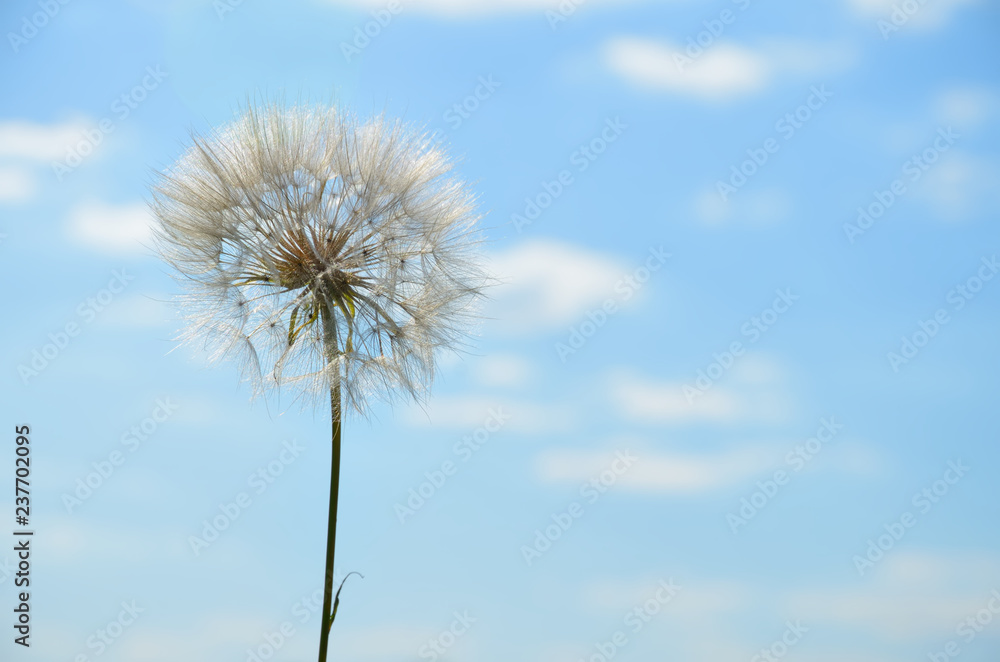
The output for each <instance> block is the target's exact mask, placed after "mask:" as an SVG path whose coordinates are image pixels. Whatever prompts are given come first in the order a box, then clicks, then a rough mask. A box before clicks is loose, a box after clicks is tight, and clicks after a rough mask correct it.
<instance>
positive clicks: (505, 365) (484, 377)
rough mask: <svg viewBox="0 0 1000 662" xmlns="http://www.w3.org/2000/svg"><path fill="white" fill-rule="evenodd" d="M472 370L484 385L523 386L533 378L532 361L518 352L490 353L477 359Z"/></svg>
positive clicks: (477, 379)
mask: <svg viewBox="0 0 1000 662" xmlns="http://www.w3.org/2000/svg"><path fill="white" fill-rule="evenodd" d="M472 372H473V375H474V376H475V378H476V381H478V382H479V383H480V384H483V385H484V386H507V387H512V386H522V385H524V384H525V383H526V382H527V381H528V379H530V378H531V376H532V373H533V372H534V371H533V369H532V365H531V363H529V362H528V360H527V359H525V358H524V357H522V356H518V355H516V354H490V355H489V356H483V357H481V358H478V359H475V360H474V362H473V364H472Z"/></svg>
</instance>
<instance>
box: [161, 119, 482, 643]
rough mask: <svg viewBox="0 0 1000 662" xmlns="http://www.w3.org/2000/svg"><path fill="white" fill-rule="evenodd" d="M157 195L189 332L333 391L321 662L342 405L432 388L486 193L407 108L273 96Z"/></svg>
mask: <svg viewBox="0 0 1000 662" xmlns="http://www.w3.org/2000/svg"><path fill="white" fill-rule="evenodd" d="M151 206H152V210H153V213H154V216H155V217H156V219H157V221H158V226H157V229H156V235H157V248H158V249H159V252H160V254H161V255H162V256H163V258H164V259H165V260H166V261H168V262H169V263H170V264H171V265H172V266H173V267H174V268H175V269H176V271H177V272H178V275H179V277H180V279H181V280H182V282H183V285H184V288H185V293H184V295H183V296H182V309H183V311H184V316H185V319H186V326H185V331H184V332H183V335H182V338H181V339H182V340H183V341H185V342H188V343H196V344H198V345H199V346H204V347H206V348H207V349H208V351H209V357H210V359H211V360H213V361H214V360H223V359H234V360H236V361H237V362H238V364H239V365H240V367H241V369H242V373H243V376H244V378H245V379H246V380H247V381H249V382H250V383H251V384H252V385H253V390H254V394H255V395H262V394H267V393H270V392H276V391H277V390H278V389H291V390H292V391H293V392H294V393H295V396H296V398H302V402H303V403H304V404H315V403H316V402H318V401H321V400H324V399H325V398H326V396H327V395H329V398H330V409H331V414H332V423H333V428H332V442H333V453H332V467H331V480H330V505H329V522H328V537H327V555H326V581H325V582H324V584H325V595H324V601H323V614H324V618H323V619H322V620H323V622H322V630H321V638H320V653H319V660H320V662H324V661H325V660H326V652H327V646H328V638H329V632H330V627H331V626H332V624H333V618H334V616H335V614H336V608H337V602H338V601H339V600H337V599H336V597H335V596H333V595H332V588H333V587H332V578H333V564H334V551H335V547H336V524H337V497H338V491H339V477H340V449H341V427H342V419H343V412H344V410H345V409H346V410H348V411H352V412H354V413H356V414H358V415H361V416H365V415H367V414H368V413H370V410H371V406H372V403H373V401H375V400H377V399H382V400H386V401H389V402H392V401H394V400H396V399H397V398H403V399H411V400H416V401H421V400H422V399H423V398H424V397H425V396H426V394H427V392H428V389H429V387H430V385H431V382H432V380H433V377H434V369H435V361H436V359H437V358H438V357H439V356H440V355H441V353H442V352H445V351H454V350H460V349H462V347H463V345H464V343H465V342H466V341H467V339H468V337H469V330H470V328H472V325H473V323H474V321H475V320H476V317H477V305H476V304H477V303H478V302H479V300H480V299H481V296H482V291H483V286H484V284H485V277H484V275H485V274H484V271H483V269H482V267H481V265H480V261H479V259H478V246H479V243H480V239H479V235H478V233H477V230H476V223H477V221H478V219H479V216H478V214H477V212H476V207H475V200H474V198H473V196H472V195H471V193H470V192H469V190H468V188H467V187H466V185H465V184H464V183H462V182H461V181H459V180H458V179H456V178H455V177H454V176H453V175H452V166H451V163H450V162H449V160H448V159H447V157H446V156H445V155H444V154H443V152H442V151H441V150H440V149H439V148H438V147H437V146H436V145H435V144H434V143H433V142H432V141H430V140H429V139H428V138H427V137H426V136H423V135H420V134H418V133H416V132H414V131H412V130H411V129H409V128H407V127H406V126H404V125H402V124H400V123H398V122H393V121H390V120H387V119H386V118H384V117H380V118H376V119H373V120H371V121H368V122H361V121H359V120H357V119H355V118H354V117H351V116H349V115H346V114H344V113H342V112H341V111H339V110H337V109H333V108H323V107H308V106H290V107H288V106H284V105H281V104H267V105H265V106H263V107H260V108H257V107H254V106H252V105H251V106H250V107H248V108H247V110H246V111H245V112H244V113H243V114H242V116H241V117H239V118H238V119H237V120H236V121H234V122H233V123H232V124H230V125H228V126H226V127H225V128H223V129H221V130H219V131H216V132H214V133H213V134H211V135H209V136H204V137H195V139H194V141H193V145H192V147H191V148H190V149H189V150H188V151H187V152H186V153H185V154H184V155H183V156H182V157H181V158H180V159H179V161H178V162H177V163H176V164H175V165H174V166H173V167H172V168H170V169H169V170H168V171H166V172H165V173H163V174H162V175H160V177H159V179H158V181H157V183H156V185H155V187H154V190H153V200H152V203H151ZM337 593H338V596H339V590H338V591H337Z"/></svg>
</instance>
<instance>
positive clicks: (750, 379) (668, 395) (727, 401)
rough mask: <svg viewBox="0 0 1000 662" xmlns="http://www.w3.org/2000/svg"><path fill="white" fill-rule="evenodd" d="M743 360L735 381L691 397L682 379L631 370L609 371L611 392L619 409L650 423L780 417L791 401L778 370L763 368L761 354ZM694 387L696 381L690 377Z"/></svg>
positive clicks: (629, 415) (737, 368) (738, 367)
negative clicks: (653, 376)
mask: <svg viewBox="0 0 1000 662" xmlns="http://www.w3.org/2000/svg"><path fill="white" fill-rule="evenodd" d="M740 361H741V362H742V364H741V365H738V366H736V367H734V368H733V369H732V374H731V375H729V377H730V378H731V379H730V381H731V382H733V383H734V387H732V386H721V385H719V384H714V385H712V387H711V388H709V389H708V390H705V391H703V392H702V394H701V395H695V396H693V397H691V398H690V400H689V399H688V395H687V394H685V389H684V387H685V383H683V382H660V381H652V380H648V379H644V378H642V377H639V376H637V375H635V374H633V373H631V372H628V371H618V372H616V373H614V374H612V375H611V377H610V384H611V396H612V398H613V399H614V401H615V403H616V404H617V405H618V407H619V411H620V412H621V413H622V414H624V415H625V417H626V418H628V419H630V420H632V421H638V422H646V423H667V424H670V423H687V422H697V421H713V422H720V423H732V422H736V421H741V420H765V421H775V420H781V419H783V418H784V417H785V416H786V415H787V413H788V412H787V410H788V405H787V403H786V402H785V399H784V398H783V397H782V396H781V394H780V393H778V392H777V391H776V389H775V387H774V383H773V382H774V381H775V376H776V374H775V373H773V372H772V373H766V372H765V373H761V374H757V373H759V372H760V371H762V370H765V369H766V368H767V367H768V366H769V364H770V362H769V361H767V360H766V359H762V358H759V360H758V357H751V356H747V357H742V358H741V359H740ZM687 385H688V386H692V387H693V386H694V381H693V380H692V381H690V382H687Z"/></svg>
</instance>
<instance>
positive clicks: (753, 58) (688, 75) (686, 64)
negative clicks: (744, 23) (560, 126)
mask: <svg viewBox="0 0 1000 662" xmlns="http://www.w3.org/2000/svg"><path fill="white" fill-rule="evenodd" d="M603 55H604V61H605V63H606V66H607V67H608V68H609V69H610V70H611V71H612V72H614V73H616V74H618V75H619V76H621V77H623V78H624V79H625V80H627V81H629V82H631V83H632V84H634V85H636V86H638V87H641V88H644V89H649V90H653V91H658V92H666V93H673V94H679V95H683V96H691V97H695V98H698V99H703V100H708V101H725V100H729V99H733V98H737V97H741V96H747V95H750V94H753V93H755V92H760V91H762V90H764V89H765V88H766V87H767V86H768V85H769V84H770V83H771V82H772V81H773V80H774V79H775V78H776V77H777V76H778V75H779V74H792V75H809V76H816V75H821V74H831V73H836V72H839V71H843V70H845V69H847V68H848V67H850V66H851V65H853V64H854V63H855V62H856V61H857V54H856V51H855V49H854V48H852V47H849V46H846V45H844V44H841V43H828V44H823V43H816V42H805V41H798V40H772V41H768V42H764V43H762V44H761V45H760V46H759V47H756V48H749V47H746V46H739V45H737V44H734V43H730V42H725V41H722V42H718V43H715V44H712V45H710V46H708V47H707V48H705V49H704V50H703V51H702V52H701V54H698V55H697V56H696V57H689V56H688V55H687V54H686V53H685V49H684V48H683V47H681V46H677V45H675V44H672V43H670V42H666V41H659V40H654V39H648V38H644V37H635V36H627V37H614V38H612V39H609V40H608V41H607V42H605V44H604V48H603Z"/></svg>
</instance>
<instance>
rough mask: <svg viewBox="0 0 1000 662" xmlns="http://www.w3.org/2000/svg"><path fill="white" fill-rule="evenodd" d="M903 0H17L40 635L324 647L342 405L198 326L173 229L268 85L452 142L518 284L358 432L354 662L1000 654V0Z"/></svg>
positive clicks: (12, 138)
mask: <svg viewBox="0 0 1000 662" xmlns="http://www.w3.org/2000/svg"><path fill="white" fill-rule="evenodd" d="M897 4H898V7H897V8H896V9H895V10H894V3H893V2H892V0H831V1H829V2H822V3H793V2H788V1H783V2H771V3H763V2H757V0H740V1H739V2H735V1H734V2H730V1H729V0H726V1H717V2H694V1H685V0H675V1H664V2H651V1H649V2H644V1H643V0H632V1H630V2H615V1H613V0H604V1H601V0H584V1H583V2H579V3H573V2H569V1H566V2H563V3H562V9H561V10H560V8H559V7H560V4H559V3H558V2H549V1H548V0H411V1H407V0H399V4H395V3H392V4H390V3H383V2H379V1H376V2H371V3H368V2H364V1H363V0H357V1H350V0H341V1H335V0H328V1H324V0H308V1H307V0H293V1H289V2H281V3H278V2H265V1H264V0H245V1H244V2H241V3H237V2H233V1H230V2H226V3H223V2H215V3H212V2H195V1H194V0H191V1H177V2H169V3H160V2H151V1H140V0H133V1H131V2H127V1H123V2H106V3H86V2H81V1H79V0H77V1H74V2H68V3H66V4H60V3H59V2H58V0H53V1H52V2H48V3H46V2H21V1H20V0H19V1H17V2H8V3H5V4H4V7H3V9H2V10H0V27H2V32H3V34H4V40H3V44H2V46H0V52H2V56H0V75H2V80H3V81H4V83H5V84H4V93H3V95H2V99H0V255H2V259H0V265H2V267H0V268H2V269H3V272H4V277H5V282H7V283H8V287H7V288H6V290H5V292H6V294H5V298H6V305H5V324H4V325H3V327H2V331H0V333H2V334H3V346H4V347H5V348H6V351H5V352H4V365H3V378H2V379H0V396H2V400H3V402H4V407H3V420H4V425H5V430H6V433H5V434H7V435H8V439H9V440H10V444H5V448H8V449H12V448H13V447H14V437H15V434H14V427H15V425H23V424H27V425H29V426H30V427H31V431H32V434H31V444H32V458H33V464H32V490H33V494H32V507H33V511H32V527H33V528H34V530H35V531H36V538H35V541H34V544H35V545H36V546H37V547H36V551H35V553H34V556H33V576H32V596H31V601H32V613H33V619H34V620H33V623H34V630H33V639H32V641H33V645H32V647H31V649H30V651H24V650H22V649H21V648H20V647H16V646H15V645H14V644H13V642H12V639H13V637H12V636H11V632H10V626H9V625H7V624H6V623H7V621H6V619H11V620H12V612H11V611H10V610H11V609H12V608H13V600H14V590H13V589H14V586H13V582H14V577H13V576H11V575H10V569H11V567H10V566H9V565H6V564H4V561H7V562H10V563H12V562H13V556H12V554H13V553H12V552H11V551H10V549H11V545H8V544H7V543H4V544H3V546H2V549H4V550H7V551H0V585H2V589H3V591H2V592H3V596H4V597H3V604H4V607H3V611H4V613H6V614H7V615H6V616H5V617H4V619H5V620H4V621H3V623H2V625H3V627H4V628H5V631H6V632H7V633H8V634H7V635H5V637H4V639H3V641H2V643H0V650H3V651H4V653H3V658H4V659H25V660H38V661H39V662H42V661H44V662H50V661H51V662H56V661H59V660H74V661H77V662H85V661H89V660H96V659H98V658H100V659H101V660H102V661H103V660H106V661H108V662H113V661H115V660H127V661H129V662H158V661H161V660H164V661H165V660H178V659H183V660H190V661H192V662H194V661H198V660H206V661H207V660H212V661H213V662H218V661H220V660H233V661H234V662H236V661H240V662H242V661H244V660H252V659H253V657H252V656H251V655H250V654H249V653H248V652H247V651H248V650H249V651H256V654H257V655H258V656H261V655H263V656H266V655H267V654H268V652H269V651H271V650H272V649H276V650H273V652H272V656H271V657H261V659H274V660H288V661H297V660H309V659H312V658H313V657H314V655H315V649H316V646H317V642H318V629H319V626H318V616H317V615H316V613H315V611H311V610H310V606H311V604H312V603H311V602H310V596H312V595H313V593H314V591H315V590H316V589H317V588H319V586H320V583H321V579H322V565H323V554H324V544H325V530H324V526H325V521H326V516H325V508H326V489H327V480H328V472H329V468H328V467H329V464H328V463H329V449H328V444H329V441H328V436H327V435H328V428H329V423H328V421H327V419H326V414H325V413H324V412H322V411H317V412H316V413H315V414H313V413H312V412H304V413H303V412H300V411H299V408H298V407H297V406H294V405H291V406H289V403H288V402H278V403H273V402H272V403H269V404H268V403H263V402H255V403H250V402H249V389H248V388H247V387H246V386H245V385H241V384H240V383H239V375H238V372H237V370H236V369H235V368H234V367H233V366H225V367H222V368H211V369H210V368H207V367H206V366H205V363H204V361H203V360H202V357H199V356H197V355H196V354H195V353H193V352H192V351H190V350H186V349H180V350H176V351H172V350H173V349H174V343H173V342H172V340H171V339H172V338H173V337H174V336H175V334H176V332H177V330H178V322H177V319H178V313H177V311H176V309H174V308H173V307H172V304H171V299H172V297H173V296H174V295H175V294H176V293H177V285H176V283H175V282H174V281H173V280H172V279H171V277H170V274H169V273H168V271H167V269H166V267H165V266H164V265H163V264H162V263H160V262H159V261H158V260H157V259H156V258H155V257H153V256H152V255H151V253H150V251H149V250H148V249H147V248H146V247H145V246H147V245H148V237H149V223H150V219H149V216H148V212H147V211H146V207H145V201H146V199H147V196H148V193H147V192H148V186H149V183H150V181H151V180H152V173H153V172H154V171H155V170H157V169H161V168H164V167H166V166H168V165H169V164H170V163H172V162H173V160H174V159H176V158H177V157H178V156H179V155H180V153H181V152H182V150H183V146H184V144H185V142H186V141H187V140H188V136H189V134H190V132H191V131H192V130H194V131H205V130H207V129H209V128H210V127H212V126H216V125H219V124H222V123H225V122H227V121H229V120H230V119H232V117H233V114H234V112H235V111H236V110H237V109H238V107H239V106H240V105H241V104H242V103H244V102H245V101H246V100H247V99H248V98H253V97H258V98H259V97H261V96H264V97H270V98H274V97H283V98H284V99H286V100H289V101H294V100H297V99H307V100H310V101H314V102H326V103H336V104H340V105H342V106H344V107H345V108H348V109H350V110H352V111H354V112H357V113H359V114H361V115H370V114H375V113H380V112H385V113H387V114H389V115H392V116H398V117H401V118H403V119H404V120H406V121H407V122H410V123H412V124H415V125H420V126H423V127H425V128H426V129H427V130H428V131H430V132H435V133H436V134H437V135H438V137H439V138H440V140H441V141H442V142H443V143H444V144H445V145H447V147H448V149H449V150H450V151H451V152H452V153H453V154H454V155H455V156H456V157H458V158H459V159H460V162H459V166H458V170H459V172H460V173H461V175H462V176H463V177H464V178H466V179H467V180H469V181H471V182H472V183H473V186H474V188H475V190H476V191H477V192H478V194H479V195H480V200H481V206H482V210H483V212H484V214H485V219H484V226H485V227H486V229H487V235H488V237H489V240H490V241H489V247H488V253H489V259H490V263H491V269H493V271H494V272H495V273H496V274H497V275H498V276H499V277H500V278H501V279H502V281H503V284H502V285H500V286H498V287H497V288H495V291H494V292H493V300H492V301H491V303H490V304H489V307H488V309H487V313H488V319H487V320H485V321H484V323H483V325H482V328H481V329H480V331H479V336H478V339H477V342H476V348H475V351H474V353H473V354H472V355H470V356H467V357H464V358H461V359H450V360H448V361H446V362H445V364H444V365H443V369H442V370H441V373H440V378H439V380H438V382H437V383H436V384H435V390H434V396H433V397H432V398H431V400H430V401H429V403H428V405H427V407H426V410H421V409H419V408H416V407H405V406H404V407H397V408H396V409H395V410H390V409H388V408H380V409H378V410H377V411H376V415H375V416H374V417H373V419H372V420H371V421H362V420H351V421H349V422H348V424H347V426H346V429H345V447H344V469H343V476H344V479H343V483H342V493H341V494H342V496H341V511H340V528H339V536H338V538H339V545H338V567H337V570H338V573H339V574H341V575H342V574H345V573H347V572H350V571H358V572H361V573H362V574H364V576H365V578H364V579H363V580H360V579H358V578H356V577H355V578H352V579H351V580H350V581H349V582H348V584H347V585H346V587H345V589H344V594H343V601H342V604H341V608H340V612H339V615H338V620H337V623H336V625H335V628H334V634H333V638H332V648H331V650H332V651H333V655H334V659H338V660H345V661H346V660H350V661H357V662H368V661H370V662H382V661H390V660H420V659H434V656H435V655H438V656H439V657H438V658H437V659H443V660H455V661H460V660H482V661H484V662H490V661H493V660H496V661H499V660H511V659H518V660H538V661H540V662H541V661H545V662H577V661H578V660H588V661H589V660H600V659H601V655H604V656H605V657H607V656H608V655H609V651H614V653H615V657H614V659H616V660H623V661H625V662H628V661H629V660H636V661H640V660H652V659H675V658H676V659H683V660H690V661H692V662H716V661H721V660H748V661H750V660H754V659H766V658H763V657H758V658H755V657H754V656H755V655H758V656H759V655H760V651H761V650H762V649H768V650H771V651H772V653H773V654H774V656H776V658H781V659H785V658H787V659H788V660H798V661H802V662H833V661H839V660H845V659H850V660H854V661H857V662H897V661H898V662H902V661H903V660H926V659H946V658H942V657H940V655H942V654H944V655H946V656H947V659H961V660H962V661H963V662H985V661H987V660H995V659H996V655H997V653H998V651H1000V625H998V622H997V620H998V619H1000V593H996V596H997V597H994V592H995V591H998V590H1000V534H998V530H997V527H996V526H995V524H996V522H997V516H998V514H1000V512H998V506H997V504H998V503H1000V498H998V497H1000V494H998V488H997V482H996V480H995V476H996V473H997V470H998V469H1000V452H998V450H997V444H996V434H997V433H996V425H995V416H993V412H994V411H995V407H996V395H997V393H998V387H1000V380H998V377H997V372H996V366H997V365H998V361H1000V350H998V349H997V344H996V342H995V338H996V330H997V325H998V322H1000V313H998V310H1000V308H998V305H997V304H998V302H1000V278H996V277H995V273H996V270H997V267H996V263H995V260H996V256H997V254H998V252H1000V251H998V238H1000V235H998V232H997V229H996V218H997V213H998V211H1000V195H998V192H997V191H998V189H997V186H996V182H997V181H998V173H1000V153H998V129H997V123H996V117H997V113H998V109H1000V87H998V81H997V78H996V62H997V61H1000V58H998V55H1000V40H998V39H997V36H998V29H1000V13H998V9H997V6H996V5H995V4H992V3H989V2H985V1H980V2H976V1H975V0H927V1H926V2H923V3H918V2H913V3H910V4H907V3H902V2H900V3H897ZM904 4H906V7H903V5H904ZM46 8H47V9H46ZM907 9H908V10H909V13H907V11H906V10H907ZM46 11H47V12H48V13H47V14H46ZM894 11H895V12H896V13H895V17H894ZM900 12H902V13H900ZM893 21H895V22H893ZM365 30H367V31H368V33H369V35H371V36H370V37H369V38H368V39H367V41H366V40H365V39H363V38H361V37H359V36H358V35H363V34H364V33H365ZM699 39H700V41H701V44H702V45H701V46H698V47H697V48H694V47H691V48H689V46H690V45H691V44H695V45H697V44H698V41H699ZM698 49H700V50H698ZM456 105H457V106H458V108H459V109H458V110H456ZM534 205H537V206H538V208H537V209H535V208H534V207H533V206H534ZM862 211H863V212H864V213H865V214H867V215H868V218H864V217H862V216H861V212H862ZM868 219H870V220H868ZM529 221H530V222H529ZM609 311H610V312H609ZM36 353H37V354H36ZM33 362H34V364H33ZM157 419H159V420H157ZM465 439H471V440H472V441H471V442H468V441H464V440H465ZM13 457H14V456H13V451H10V452H8V453H7V454H6V458H7V459H6V460H5V461H4V463H3V464H4V467H5V469H4V470H3V479H2V484H3V485H8V486H9V485H12V482H13V478H12V476H13V471H14V469H13ZM112 461H114V462H117V464H111V462H112ZM447 463H450V464H447ZM109 465H110V466H109ZM101 469H103V470H104V472H105V473H107V474H109V475H107V476H105V477H100V476H99V475H98V474H96V473H95V472H97V471H99V470H101ZM443 469H447V471H448V473H447V474H445V472H444V470H443ZM112 470H113V471H112ZM88 478H89V479H90V480H91V483H92V485H98V486H97V487H94V488H92V489H91V491H90V492H89V493H88V492H87V491H86V489H83V488H81V487H80V486H81V485H85V484H86V481H87V480H88ZM595 481H596V482H595ZM435 483H436V485H435ZM411 490H412V491H411ZM925 490H928V492H926V493H924V491H925ZM421 492H422V493H423V495H424V496H422V497H421V496H420V494H421ZM10 494H11V489H10V488H5V489H4V490H3V496H2V498H0V507H2V509H3V513H4V515H3V521H4V522H5V525H4V528H5V530H9V529H11V528H12V527H13V507H14V504H13V501H12V499H11V496H10ZM414 495H417V496H414ZM84 497H85V498H84ZM73 499H77V501H73ZM421 499H422V501H421ZM744 499H745V500H746V501H745V502H744V501H743V500H744ZM231 504H237V506H235V508H236V509H237V510H238V511H239V513H238V516H237V517H236V518H235V520H233V521H231V522H230V521H229V520H230V519H231V517H230V516H229V515H224V513H225V512H226V511H227V510H228V512H229V513H233V512H235V511H234V506H232V505H231ZM404 508H406V509H410V511H406V510H404ZM218 517H221V518H222V519H221V520H220V521H222V522H223V524H225V525H226V529H225V530H224V531H221V532H220V533H219V535H218V538H217V539H214V540H212V541H211V542H210V544H208V545H207V546H200V545H192V537H193V536H197V537H204V536H205V535H206V534H205V531H204V529H205V522H206V521H211V520H215V519H216V518H218ZM4 535H5V536H6V535H7V534H6V533H5V534H4ZM8 540H12V539H10V538H8ZM873 545H874V546H873ZM880 546H881V548H880ZM664 587H670V588H669V590H667V589H666V588H664ZM123 602H124V603H126V605H128V606H129V607H132V605H133V604H134V605H135V607H132V609H133V610H134V611H138V610H139V609H142V611H141V612H139V613H138V616H137V617H133V616H130V615H129V612H128V610H127V609H125V608H124V607H123V606H122V603H123ZM991 607H992V609H994V610H995V611H991ZM636 609H638V610H639V613H638V614H637V613H636V612H635V610H636ZM654 612H655V613H654ZM630 615H631V616H630ZM119 618H121V619H122V620H121V621H118V619H119ZM970 618H971V619H973V620H972V621H971V622H967V619H970ZM976 618H979V619H980V620H979V622H978V624H977V623H976V621H975V619H976ZM123 621H128V623H129V624H128V625H123V626H118V625H114V623H115V622H123ZM963 622H964V625H963ZM282 628H284V630H285V634H281V633H282ZM102 631H103V632H104V635H103V636H104V637H106V638H107V639H108V642H104V643H99V642H101V639H100V637H101V636H102V635H101V634H100V632H102ZM109 632H110V633H112V634H114V635H115V636H111V635H110V634H108V633H109ZM275 633H278V634H275ZM456 633H460V634H458V635H457V636H456ZM783 637H784V641H783V640H782V638H783ZM430 642H436V643H435V644H434V645H433V646H432V645H431V643H430ZM609 642H610V643H609ZM789 644H790V645H789ZM949 645H950V646H951V647H950V648H947V647H948V646H949ZM269 646H270V647H271V649H269V648H268V647H269ZM434 646H437V647H438V649H439V652H434ZM786 647H787V650H786ZM946 650H948V651H951V652H950V653H943V651H946ZM602 651H603V652H602ZM931 655H936V656H938V657H929V656H931ZM80 656H83V657H80Z"/></svg>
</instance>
